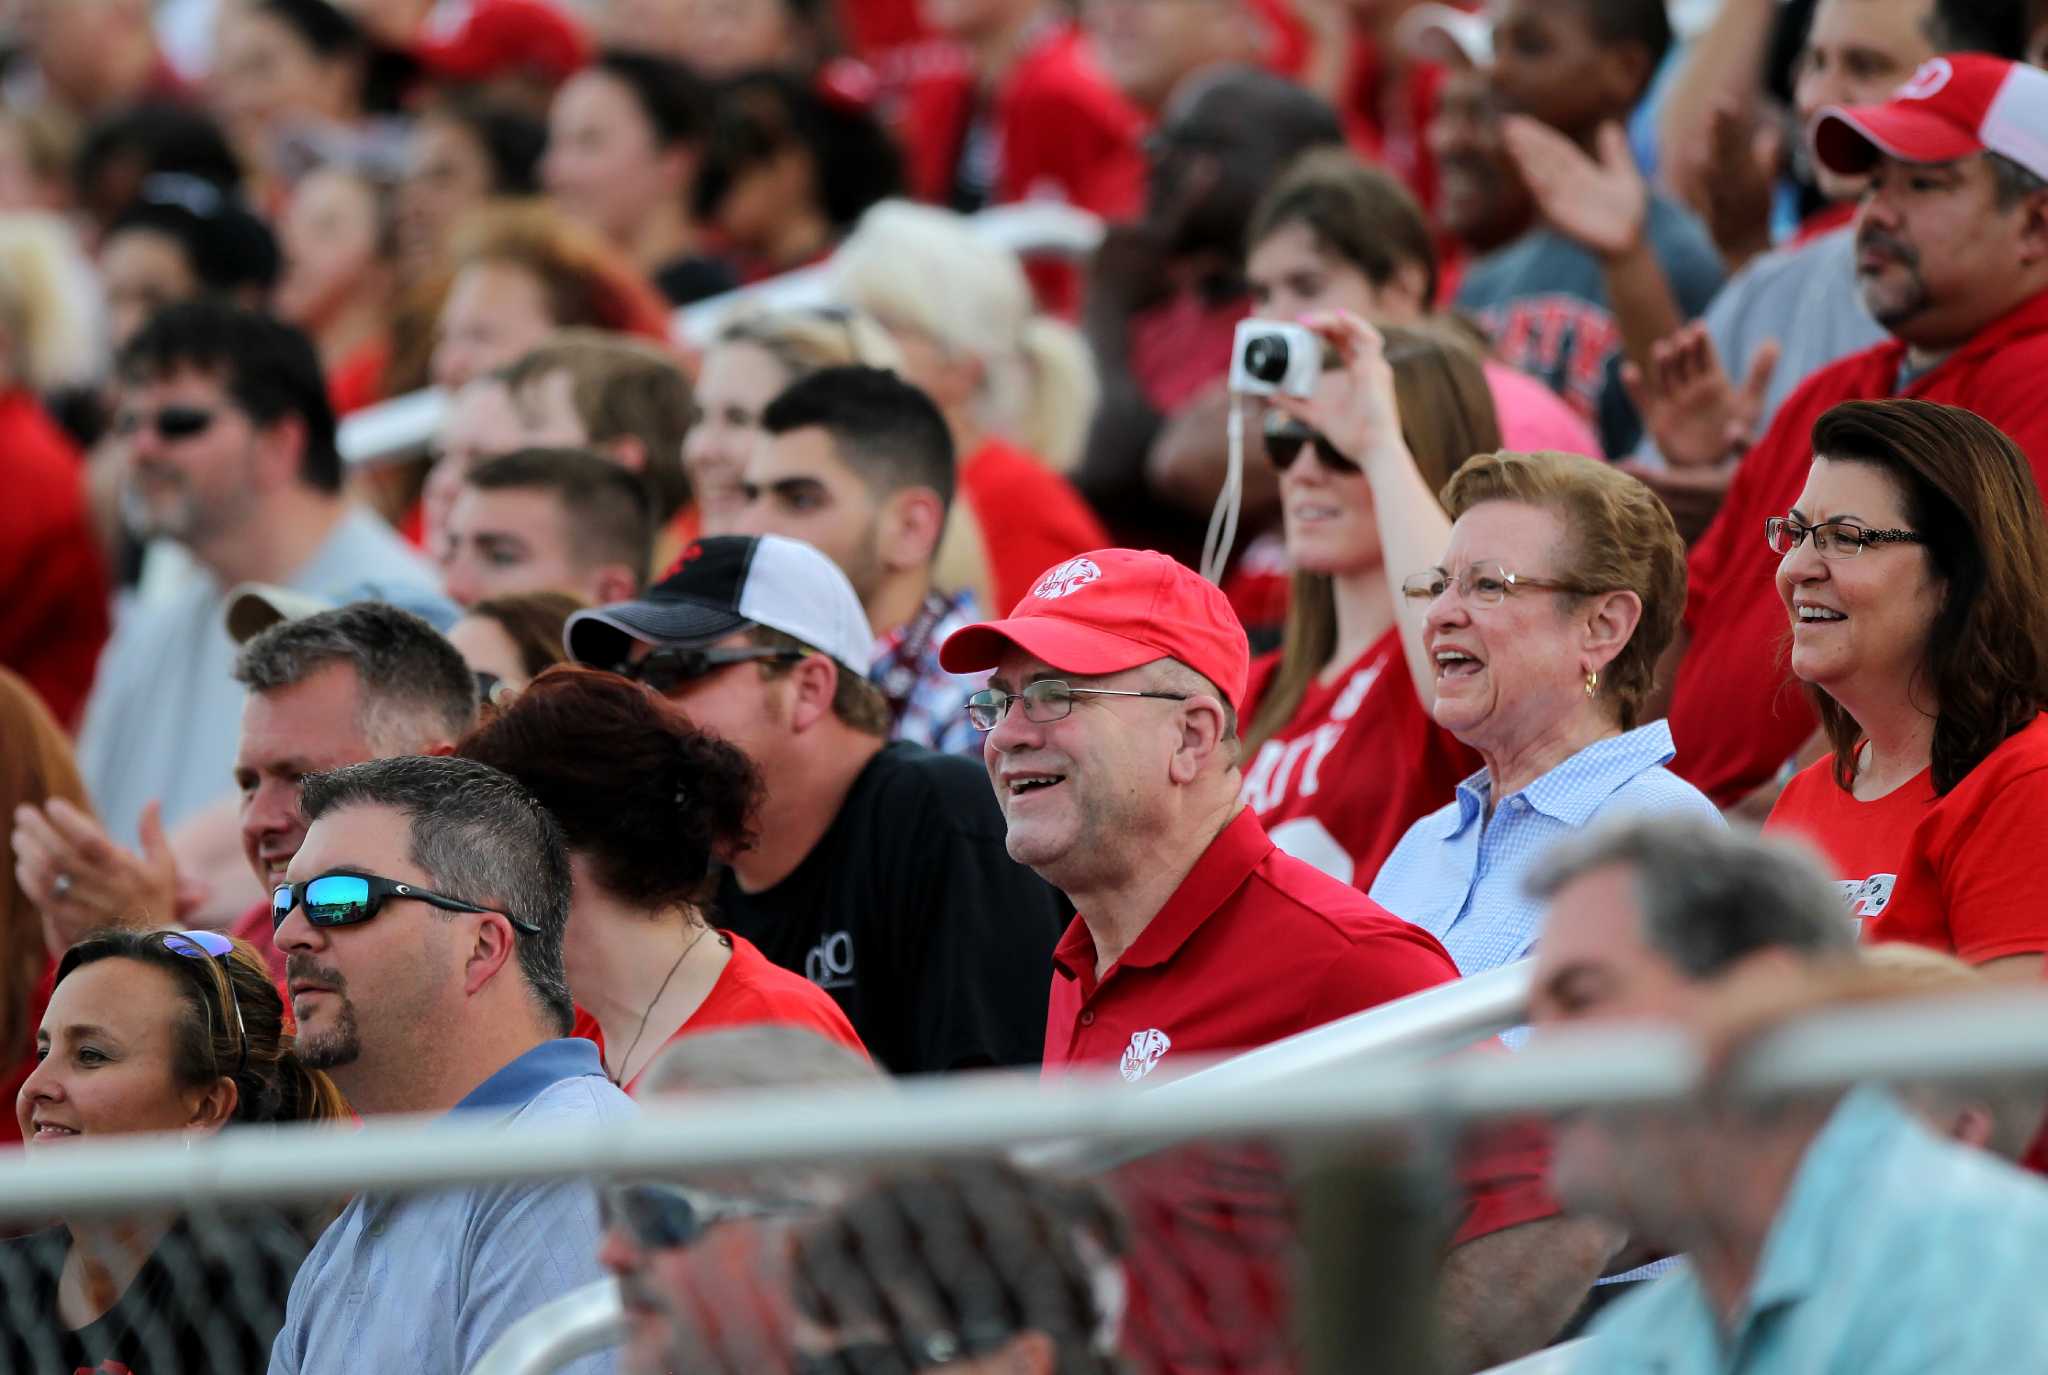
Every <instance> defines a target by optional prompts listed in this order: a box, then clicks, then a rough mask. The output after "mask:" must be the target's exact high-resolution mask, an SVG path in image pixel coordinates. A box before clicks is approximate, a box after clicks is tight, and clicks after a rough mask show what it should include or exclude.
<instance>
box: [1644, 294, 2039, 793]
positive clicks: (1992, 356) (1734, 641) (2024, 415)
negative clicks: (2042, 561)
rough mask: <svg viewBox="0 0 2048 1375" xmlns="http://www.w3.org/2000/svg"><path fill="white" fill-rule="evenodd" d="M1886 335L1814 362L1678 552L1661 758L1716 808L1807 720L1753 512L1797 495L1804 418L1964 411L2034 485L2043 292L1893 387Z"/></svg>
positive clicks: (1803, 467)
mask: <svg viewBox="0 0 2048 1375" xmlns="http://www.w3.org/2000/svg"><path fill="white" fill-rule="evenodd" d="M1905 353H1906V346H1905V345H1904V344H1902V343H1900V342H1898V341H1897V340H1893V341H1891V342H1888V343H1885V344H1880V345H1879V346H1878V347H1876V348H1873V349H1869V350H1866V351H1865V352H1863V353H1858V354H1852V355H1850V356H1849V357H1847V358H1844V359H1842V360H1841V361H1840V362H1837V363H1834V364H1831V365H1830V366H1828V367H1825V368H1823V369H1821V370H1820V371H1819V372H1817V373H1815V374H1814V375H1813V376H1812V377H1810V378H1808V379H1807V381H1806V383H1805V385H1804V386H1802V387H1801V388H1800V389H1799V390H1798V391H1795V392H1793V393H1792V395H1791V396H1790V397H1788V398H1787V399H1786V401H1785V404H1784V406H1783V407H1781V408H1780V409H1779V411H1778V417H1777V419H1776V420H1774V421H1773V422H1772V423H1771V427H1770V429H1769V430H1768V431H1767V432H1766V433H1765V435H1764V437H1763V439H1762V440H1761V441H1759V442H1758V444H1757V446H1756V447H1755V448H1754V449H1752V450H1751V451H1750V453H1749V456H1748V457H1747V458H1745V459H1743V461H1742V467H1741V469H1740V471H1738V472H1737V473H1736V475H1735V482H1734V485H1733V486H1731V487H1730V488H1729V491H1728V498H1727V501H1726V502H1725V503H1724V504H1723V506H1722V508H1721V514H1720V515H1719V516H1718V517H1716V519H1715V521H1714V524H1713V525H1712V527H1711V528H1709V529H1708V531H1707V533H1706V535H1705V536H1704V537H1702V539H1701V540H1700V542H1699V544H1698V545H1696V546H1695V547H1694V549H1693V551H1692V557H1691V561H1690V563H1689V564H1688V568H1687V572H1688V577H1689V582H1690V587H1689V596H1688V600H1687V602H1686V609H1685V626H1686V629H1687V630H1688V631H1689V632H1690V634H1691V637H1692V638H1691V643H1690V645H1689V646H1688V647H1687V649H1686V654H1685V658H1684V661H1683V662H1682V663H1681V664H1680V665H1679V670H1678V680H1677V683H1676V686H1675V689H1674V692H1673V694H1672V699H1671V734H1672V737H1673V739H1674V740H1675V741H1676V743H1677V746H1678V757H1677V758H1676V759H1675V760H1673V762H1672V765H1671V767H1672V769H1673V771H1674V772H1676V773H1677V774H1678V776H1679V777H1681V778H1683V779H1685V781H1686V782H1688V783H1691V784H1692V785H1693V786H1695V787H1697V788H1699V789H1700V790H1701V791H1702V792H1704V793H1706V794H1707V796H1709V797H1711V798H1713V799H1714V801H1715V802H1717V803H1719V804H1720V805H1722V806H1724V807H1726V806H1730V805H1732V804H1734V803H1736V802H1738V801H1740V800H1741V799H1742V798H1744V797H1746V796H1747V795H1748V794H1749V793H1751V792H1753V791H1754V790H1755V789H1756V788H1757V787H1758V786H1759V785H1760V784H1762V783H1764V782H1766V781H1767V780H1769V779H1770V778H1771V777H1772V776H1773V775H1774V774H1776V773H1777V772H1778V770H1779V768H1780V767H1782V766H1783V764H1784V763H1785V761H1786V760H1787V759H1790V758H1791V757H1792V756H1793V755H1794V754H1796V753H1797V752H1798V750H1799V747H1800V746H1801V745H1802V744H1804V743H1805V742H1806V740H1807V738H1808V737H1810V736H1811V735H1812V734H1813V733H1814V731H1815V730H1817V729H1818V728H1819V722H1818V721H1817V719H1816V718H1815V717H1814V714H1813V709H1812V707H1810V706H1809V705H1807V702H1806V699H1805V697H1804V696H1803V695H1802V694H1801V693H1800V691H1799V684H1798V683H1797V682H1796V681H1795V680H1794V679H1793V677H1792V675H1791V673H1790V671H1789V669H1788V667H1787V662H1786V659H1787V655H1786V644H1787V635H1788V630H1787V624H1786V619H1785V608H1784V605H1783V603H1781V602H1780V601H1779V600H1778V590H1777V586H1776V584H1775V581H1774V579H1775V576H1776V573H1777V568H1778V559H1777V556H1776V555H1775V554H1773V553H1771V551H1770V549H1769V548H1768V547H1767V546H1766V545H1765V544H1764V520H1765V519H1766V518H1767V517H1770V516H1779V515H1783V514H1784V513H1785V512H1786V511H1788V510H1790V509H1791V507H1792V504H1793V503H1794V502H1795V501H1797V500H1798V498H1799V489H1800V488H1801V487H1802V486H1803V485H1804V484H1805V482H1806V471H1807V468H1808V467H1809V466H1810V465H1811V464H1812V461H1813V444H1812V432H1813V425H1814V422H1815V421H1816V420H1818V419H1819V418H1820V417H1821V415H1822V414H1824V413H1825V412H1826V411H1827V410H1828V409H1829V408H1830V407H1832V406H1834V405H1836V404H1837V403H1839V402H1843V401H1852V400H1859V399H1872V398H1879V397H1887V396H1911V397H1919V398H1921V399H1923V400H1927V401H1940V402H1946V403H1947V404H1949V405H1953V406H1962V407H1964V408H1966V409H1968V410H1972V411H1975V412H1976V413H1977V414H1978V415H1980V416H1982V417H1984V419H1986V420H1988V421H1990V422H1991V423H1992V424H1994V425H1996V426H1998V427H1999V428H2000V429H2002V430H2004V431H2005V432H2006V434H2008V435H2009V436H2011V437H2012V440H2013V442H2014V443H2015V444H2017V445H2018V446H2019V448H2020V451H2021V452H2022V453H2024V454H2026V455H2027V456H2028V458H2029V460H2030V461H2031V462H2032V464H2033V465H2034V476H2035V480H2036V481H2037V482H2040V483H2041V484H2043V485H2044V486H2048V405H2044V404H2043V403H2042V392H2041V378H2042V376H2043V375H2044V374H2048V292H2044V293H2042V294H2041V295H2038V296H2036V297H2034V298H2033V299H2032V300H2030V301H2028V302H2026V303H2025V304H2024V305H2022V306H2020V307H2019V308H2018V309H2016V310H2014V311H2012V312H2011V313H2010V314H2008V315H2006V316H2005V317H2004V318H2003V319H2001V320H1999V321H1997V322H1996V323H1994V324H1992V325H1990V326H1989V327H1987V328H1986V329H1985V330H1984V331H1983V332H1982V333H1980V334H1979V335H1978V336H1977V337H1976V338H1975V339H1973V340H1971V341H1970V342H1969V343H1968V344H1966V345H1964V346H1963V347H1962V348H1961V349H1959V350H1957V351H1956V353H1955V354H1953V355H1952V356H1950V357H1949V359H1948V360H1947V361H1946V362H1944V363H1942V364H1941V365H1940V366H1939V367H1937V368H1934V369H1931V370H1930V371H1928V372H1927V373H1925V374H1923V375H1922V376H1920V377H1919V378H1917V379H1916V380H1915V381H1913V382H1912V383H1911V385H1909V386H1907V387H1905V388H1903V389H1901V388H1900V386H1899V385H1898V382H1899V367H1900V364H1901V363H1902V362H1903V361H1904V359H1905Z"/></svg>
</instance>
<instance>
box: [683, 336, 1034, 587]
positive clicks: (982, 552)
mask: <svg viewBox="0 0 2048 1375" xmlns="http://www.w3.org/2000/svg"><path fill="white" fill-rule="evenodd" d="M720 344H749V345H752V346H753V347H754V348H757V349H760V350H761V351H762V352H763V353H765V354H767V355H768V356H769V357H770V358H773V359H774V360H775V361H776V362H777V363H778V364H780V365H781V367H782V370H783V371H784V372H785V373H787V374H788V375H789V380H790V381H791V382H796V381H800V380H801V379H803V378H805V377H808V376H810V375H811V374H812V373H814V372H821V371H823V370H824V369H826V368H850V367H862V368H886V369H887V370H888V371H890V372H893V373H896V374H898V375H899V376H900V375H901V374H902V372H903V350H902V349H901V348H899V347H898V346H897V344H896V341H895V339H894V338H892V337H891V336H890V334H889V331H888V330H886V329H884V328H883V327H882V325H881V322H880V321H878V320H876V319H875V317H874V316H872V315H869V314H867V313H866V312H864V311H861V310H857V309H854V308H852V307H849V306H818V307H813V308H811V309H807V310H806V309H785V310H774V309H769V308H765V307H760V306H741V307H740V308H738V309H737V310H735V311H734V312H733V313H732V314H730V315H728V316H726V317H725V320H724V321H723V323H721V324H720V325H719V327H718V332H717V333H716V334H714V335H713V336H712V347H714V348H716V347H717V346H719V345H720ZM932 582H933V584H934V585H936V586H938V587H944V588H951V589H954V590H956V591H967V592H972V593H973V594H974V597H975V600H976V601H977V602H978V603H980V604H981V605H982V606H985V607H988V606H993V605H994V604H995V578H994V575H993V574H991V573H990V572H989V563H988V548H987V545H986V543H985V542H984V541H983V539H982V531H981V525H980V523H979V522H978V521H976V520H975V518H974V513H973V512H972V511H970V510H969V509H968V503H966V502H965V501H955V502H954V503H953V507H952V510H951V511H950V512H949V513H948V514H947V516H946V530H945V533H944V534H943V535H942V536H940V539H939V549H938V553H937V554H935V555H934V556H933V559H932Z"/></svg>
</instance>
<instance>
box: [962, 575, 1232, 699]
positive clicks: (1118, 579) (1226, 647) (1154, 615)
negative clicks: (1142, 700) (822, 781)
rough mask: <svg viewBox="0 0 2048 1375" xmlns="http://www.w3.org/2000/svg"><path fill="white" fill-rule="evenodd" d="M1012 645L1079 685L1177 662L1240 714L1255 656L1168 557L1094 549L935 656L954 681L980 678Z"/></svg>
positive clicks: (1227, 617)
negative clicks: (971, 675) (970, 675)
mask: <svg viewBox="0 0 2048 1375" xmlns="http://www.w3.org/2000/svg"><path fill="white" fill-rule="evenodd" d="M1010 645H1015V646H1017V647H1018V648H1019V649H1021V650H1023V651H1024V652H1025V653H1026V654H1029V655H1031V656H1032V657H1033V658H1035V659H1041V660H1043V661H1044V662H1046V663H1048V664H1050V665H1052V667H1054V668H1056V669H1058V670H1060V671H1061V672H1062V673H1072V674H1075V675H1077V676H1079V677H1086V678H1093V677H1098V676H1100V675H1103V674H1108V673H1122V672H1123V671H1124V670H1125V669H1129V668H1136V667H1138V666H1139V665H1140V664H1149V663H1155V662H1157V661H1158V660H1160V659H1177V660H1179V661H1180V662H1181V663H1183V664H1186V665H1187V666H1188V667H1189V668H1191V669H1193V670H1194V671H1195V672H1197V673H1199V674H1201V675H1202V676H1203V677H1204V678H1207V679H1208V680H1209V681H1210V682H1212V683H1214V684H1215V685H1216V686H1217V687H1218V688H1220V689H1222V692H1223V696H1224V700H1226V701H1227V702H1229V704H1230V705H1231V707H1233V708H1236V707H1239V706H1242V705H1243V704H1244V687H1245V679H1246V677H1247V676H1248V675H1249V674H1250V672H1251V646H1250V645H1249V644H1248V643H1247V642H1246V640H1245V637H1244V626H1243V625H1241V624H1239V622H1238V619H1237V613H1236V612H1235V611H1232V610H1231V609H1230V602H1229V601H1228V600H1227V599H1226V598H1225V597H1224V595H1223V593H1222V592H1221V591H1220V590H1219V589H1218V588H1217V587H1216V585H1215V584H1214V583H1212V582H1209V581H1208V580H1207V579H1205V578H1203V577H1202V576H1200V575H1199V574H1197V573H1196V572H1195V571H1194V570H1193V569H1192V568H1188V567H1186V566H1185V565H1183V564H1180V563H1176V562H1175V561H1174V560H1172V559H1170V558H1168V557H1167V556H1166V555H1164V554H1156V553H1153V552H1151V551H1150V550H1137V549H1097V550H1095V551H1094V552H1092V553H1087V554H1082V555H1080V556H1079V557H1078V558H1071V559H1068V560H1067V561H1066V562H1065V563H1061V564H1057V565H1055V566H1053V567H1052V568H1049V569H1047V570H1046V571H1045V573H1044V574H1043V575H1041V576H1040V577H1039V579H1038V582H1037V583H1036V584H1035V585H1034V586H1033V587H1032V589H1031V591H1030V592H1029V593H1028V594H1026V595H1025V597H1024V598H1023V600H1021V601H1019V602H1018V603H1017V605H1016V607H1015V608H1014V609H1013V610H1012V611H1011V612H1010V614H1009V617H1008V618H1007V619H1005V620H1000V621H983V622H982V623H980V624H979V625H970V626H964V627H962V628H961V629H959V630H956V631H954V632H953V633H952V634H951V635H950V636H948V637H947V638H946V643H945V644H943V645H941V646H940V647H939V663H940V665H941V666H943V667H944V668H945V670H946V671H947V672H948V673H982V672H986V671H987V670H989V669H992V668H994V667H995V666H996V664H997V663H998V662H999V661H1000V660H1001V659H1002V657H1003V651H1004V650H1005V649H1006V648H1007V647H1008V646H1010Z"/></svg>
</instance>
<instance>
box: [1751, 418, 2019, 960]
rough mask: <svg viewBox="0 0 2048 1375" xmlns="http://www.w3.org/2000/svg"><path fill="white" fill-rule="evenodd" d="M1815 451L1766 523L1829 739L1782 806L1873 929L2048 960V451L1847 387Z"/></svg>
mask: <svg viewBox="0 0 2048 1375" xmlns="http://www.w3.org/2000/svg"><path fill="white" fill-rule="evenodd" d="M1813 451H1814V453H1815V455H1817V457H1815V459H1814V461H1813V467H1812V469H1811V470H1810V471H1809V472H1808V474H1807V479H1806V487H1805V490H1804V491H1802V492H1801V493H1800V495H1799V501H1798V504H1797V505H1796V506H1794V507H1793V509H1792V510H1791V511H1790V512H1788V513H1787V514H1786V515H1783V516H1779V517H1775V518H1773V519H1771V520H1768V521H1766V522H1765V529H1764V535H1765V538H1766V539H1767V540H1768V541H1769V543H1770V548H1771V552H1772V553H1773V554H1775V555H1776V556H1777V557H1778V596H1779V598H1780V599H1781V600H1782V601H1783V602H1784V604H1785V612H1786V617H1787V620H1788V622H1789V625H1790V632H1789V633H1790V636H1791V669H1792V674H1793V676H1794V677H1796V678H1797V679H1798V680H1799V681H1800V682H1801V683H1803V684H1805V686H1806V690H1807V694H1808V696H1809V697H1811V698H1812V700H1813V702H1814V706H1815V708H1816V710H1817V711H1818V712H1819V715H1820V719H1821V727H1822V730H1823V732H1824V734H1825V735H1826V738H1827V743H1828V745H1829V752H1830V757H1828V758H1826V759H1823V760H1821V761H1820V762H1818V763H1816V764H1814V765H1813V766H1812V767H1810V768H1808V769H1806V770H1805V771H1804V772H1802V773H1800V774H1798V775H1797V776H1796V777H1794V778H1793V779H1792V781H1791V782H1790V783H1788V784H1787V785H1786V787H1785V791H1784V793H1783V794H1782V795H1781V796H1780V797H1779V799H1778V805H1777V807H1776V809H1775V810H1773V811H1772V813H1771V818H1770V820H1769V822H1768V823H1766V825H1767V827H1768V828H1770V829H1784V830H1790V831H1795V832H1798V833H1800V834H1802V835H1805V836H1807V837H1808V838H1810V839H1811V840H1813V841H1815V842H1816V843H1817V844H1818V845H1819V846H1820V847H1821V849H1822V850H1823V851H1824V852H1825V853H1826V855H1827V856H1828V858H1829V860H1830V861H1831V862H1832V864H1833V865H1834V868H1835V872H1836V873H1837V874H1838V875H1839V876H1840V877H1841V879H1842V881H1843V884H1844V887H1845V888H1846V889H1847V890H1848V895H1849V903H1850V914H1851V915H1852V916H1853V917H1855V918H1856V919H1858V920H1859V921H1861V922H1862V930H1863V935H1864V937H1865V939H1867V940H1871V941H1908V942H1912V943H1914V944H1917V945H1925V946H1931V947H1933V948H1934V949H1937V950H1942V951H1946V952H1948V953H1950V954H1954V955H1957V956H1960V957H1961V958H1963V959H1965V960H1967V961H1969V962H1970V963H1972V964H1977V965H1990V964H2000V963H2005V962H2008V961H2009V962H2011V963H2013V964H2014V965H2016V966H2023V967H2025V968H2026V969H2027V970H2028V971H2029V972H2038V971H2039V970H2040V968H2041V963H2042V955H2043V953H2044V952H2048V915H2044V913H2043V911H2042V908H2041V904H2040V902H2039V900H2038V899H2037V897H2036V895H2035V892H2034V889H2035V882H2034V873H2033V870H2034V866H2035V858H2034V857H2035V855H2036V854H2037V853H2038V851H2039V830H2040V818H2041V811H2042V807H2043V805H2044V803H2048V726H2044V725H2043V724H2042V721H2041V712H2042V709H2043V707H2044V705H2048V520H2044V518H2043V516H2042V510H2041V493H2040V491H2039V490H2038V489H2037V488H2036V486H2035V484H2034V478H2033V474H2032V470H2031V469H2030V468H2029V467H2028V464H2027V460H2026V457H2025V455H2023V454H2022V453H2020V451H2019V450H2018V448H2016V447H2015V446H2014V445H2013V442H2012V441H2011V440H2010V439H2008V438H2006V436H2005V435H2004V434H2002V433H2000V432H1999V431H1998V430H1997V429H1996V428H1995V427H1994V426H1992V425H1991V424H1990V423H1988V422H1987V421H1984V420H1981V419H1979V418H1978V417H1977V416H1975V415H1973V414H1971V413H1970V412H1968V411H1965V410H1959V409H1957V408H1955V407H1952V406H1940V405H1935V404H1933V403H1931V402H1925V401H1852V402H1848V403H1846V404H1843V405H1840V406H1837V407H1835V408H1834V409H1833V410H1831V411H1829V412H1828V413H1827V414H1826V415H1823V416H1822V417H1821V418H1820V420H1819V422H1818V423H1817V424H1816V425H1815V426H1814V430H1813Z"/></svg>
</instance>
